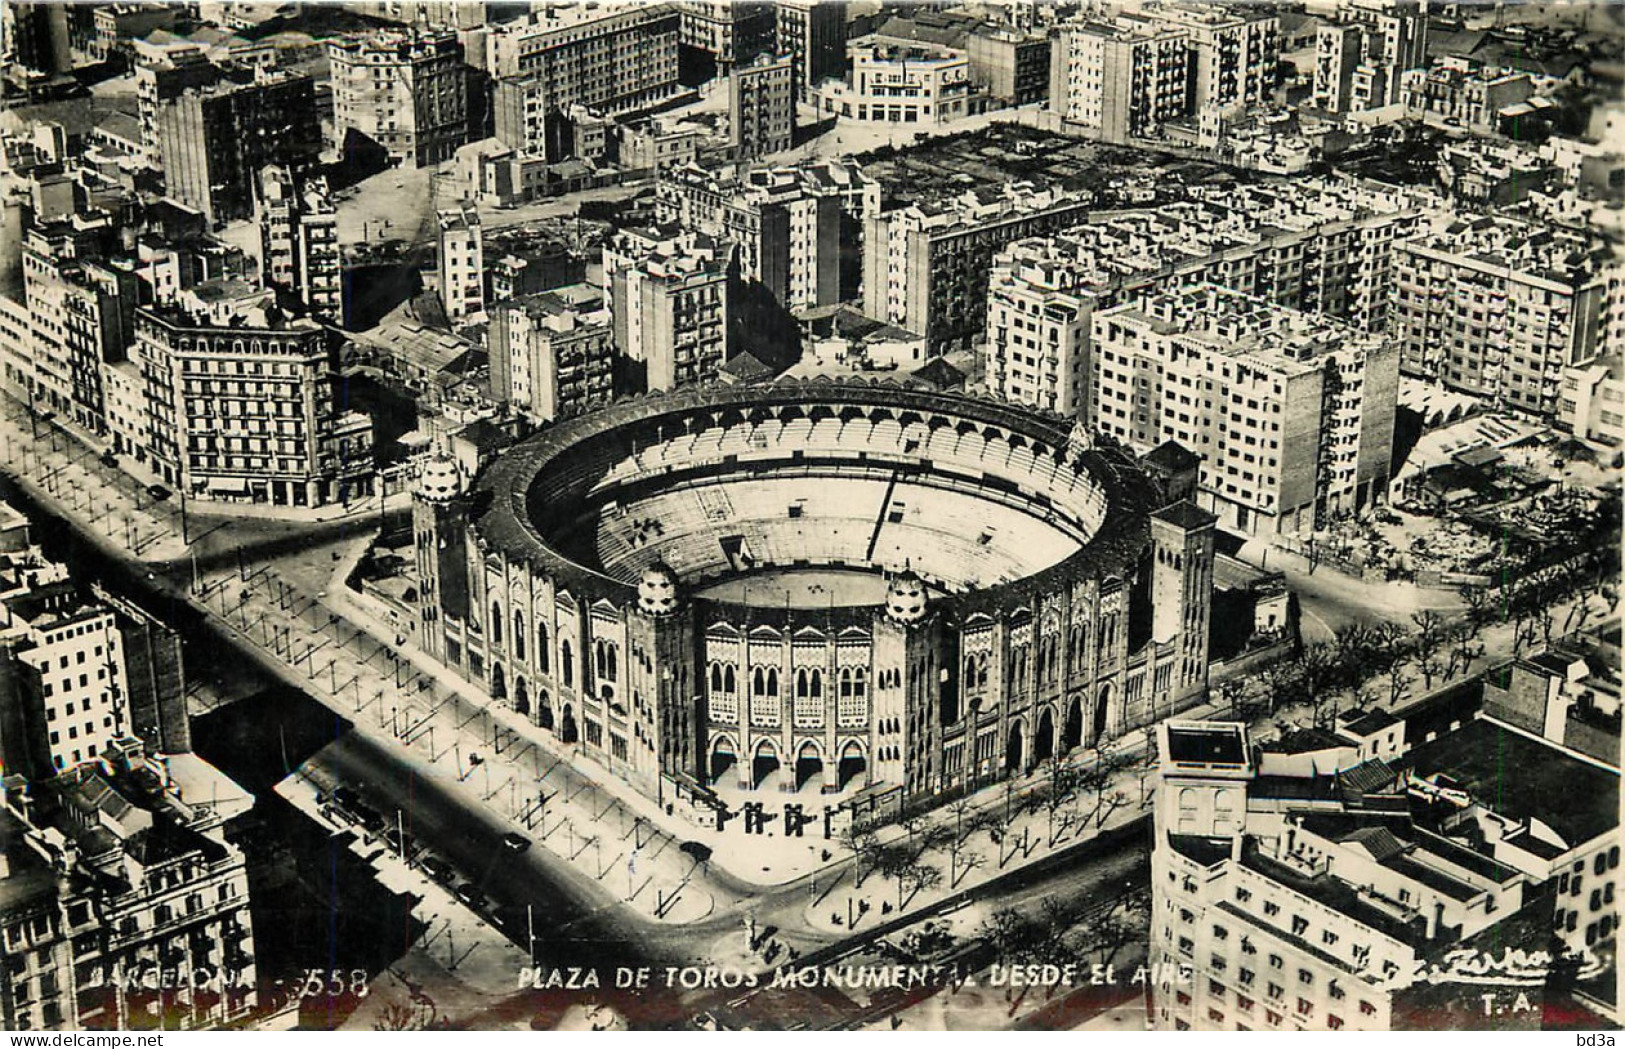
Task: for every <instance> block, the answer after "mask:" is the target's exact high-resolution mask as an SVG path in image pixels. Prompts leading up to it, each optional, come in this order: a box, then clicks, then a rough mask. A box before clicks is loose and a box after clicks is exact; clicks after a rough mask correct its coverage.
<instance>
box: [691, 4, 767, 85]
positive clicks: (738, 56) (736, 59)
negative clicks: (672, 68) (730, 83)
mask: <svg viewBox="0 0 1625 1049" xmlns="http://www.w3.org/2000/svg"><path fill="white" fill-rule="evenodd" d="M671 6H672V7H674V8H676V9H677V11H678V13H679V14H681V15H682V22H681V34H680V36H679V37H678V40H679V42H680V43H681V44H682V46H683V47H684V48H687V49H689V50H691V51H694V52H698V53H700V54H703V55H705V56H707V57H708V58H709V59H710V64H711V71H712V72H713V73H714V74H715V75H716V76H729V75H732V74H733V73H734V71H735V70H736V69H737V67H739V66H740V65H742V64H745V63H748V62H750V61H751V59H753V58H755V57H756V56H757V55H759V54H761V53H762V52H764V51H770V50H772V47H773V5H772V4H771V3H768V2H766V0H673V2H672V3H671Z"/></svg>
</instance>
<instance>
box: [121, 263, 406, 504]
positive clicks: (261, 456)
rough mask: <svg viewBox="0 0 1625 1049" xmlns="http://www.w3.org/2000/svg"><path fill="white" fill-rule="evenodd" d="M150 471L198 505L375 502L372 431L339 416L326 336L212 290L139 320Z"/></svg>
mask: <svg viewBox="0 0 1625 1049" xmlns="http://www.w3.org/2000/svg"><path fill="white" fill-rule="evenodd" d="M136 335H137V343H136V347H135V353H134V357H135V361H136V363H137V364H138V366H139V368H140V373H141V378H142V383H143V386H144V393H145V412H146V419H147V427H146V433H145V434H144V440H143V442H142V443H143V445H144V448H143V449H142V456H143V461H146V462H149V463H150V466H149V468H150V469H152V470H153V471H154V472H156V473H157V474H159V475H160V476H161V477H162V478H163V479H164V481H165V483H166V484H172V485H177V486H179V487H180V488H181V489H182V490H184V491H185V492H186V493H187V494H188V496H190V497H192V498H196V499H217V500H222V501H236V502H253V503H269V504H271V505H273V506H293V507H306V506H308V507H314V506H325V505H328V504H331V503H347V502H349V501H351V500H354V499H360V498H364V497H366V496H367V495H369V494H371V492H372V490H373V480H374V479H373V464H372V427H371V421H370V420H369V419H368V417H367V416H366V415H365V414H363V413H360V412H344V411H341V410H340V409H339V408H338V406H337V404H336V398H335V390H334V381H335V377H336V373H337V370H338V352H337V347H336V346H335V345H334V342H333V338H332V336H331V334H330V333H329V332H328V330H327V329H325V328H323V327H322V326H321V325H320V324H317V323H316V322H315V321H312V320H309V319H306V318H290V317H288V316H286V315H285V314H283V313H281V312H280V311H279V310H278V309H277V308H276V307H275V306H274V305H272V304H271V296H270V293H269V292H261V291H259V290H258V289H255V288H252V287H250V286H246V285H243V284H242V283H241V282H212V283H209V284H204V285H200V286H199V287H197V288H194V289H191V290H189V291H187V292H184V293H183V294H182V295H181V297H180V301H179V303H178V304H177V305H176V306H170V307H160V306H150V307H142V308H141V309H140V310H139V311H137V314H136Z"/></svg>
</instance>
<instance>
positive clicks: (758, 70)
mask: <svg viewBox="0 0 1625 1049" xmlns="http://www.w3.org/2000/svg"><path fill="white" fill-rule="evenodd" d="M795 130H796V90H795V67H794V63H793V62H792V60H791V58H790V56H789V55H780V56H779V57H777V58H774V57H772V56H770V55H762V56H760V57H758V58H757V59H756V60H755V61H754V62H751V63H749V64H748V65H742V66H739V67H738V68H736V69H735V70H734V71H733V73H732V74H731V75H730V76H729V77H728V144H729V145H730V146H731V147H732V149H733V156H734V159H735V160H753V159H755V158H757V157H761V156H766V155H767V154H769V153H779V152H782V151H784V150H786V149H789V148H790V147H791V146H792V145H793V144H794V143H795Z"/></svg>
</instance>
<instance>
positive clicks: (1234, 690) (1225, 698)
mask: <svg viewBox="0 0 1625 1049" xmlns="http://www.w3.org/2000/svg"><path fill="white" fill-rule="evenodd" d="M1246 695H1247V683H1246V682H1245V681H1243V680H1242V679H1241V678H1237V677H1233V678H1230V679H1229V680H1227V681H1222V682H1220V683H1219V696H1218V699H1219V709H1221V710H1229V711H1230V716H1231V717H1232V718H1234V719H1235V720H1237V721H1240V720H1241V703H1242V700H1243V699H1244V698H1246Z"/></svg>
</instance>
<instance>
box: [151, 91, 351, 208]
mask: <svg viewBox="0 0 1625 1049" xmlns="http://www.w3.org/2000/svg"><path fill="white" fill-rule="evenodd" d="M153 121H154V124H153V133H154V135H155V146H156V148H155V151H154V152H155V153H156V156H157V159H158V163H159V165H160V169H161V170H162V172H163V175H164V185H165V188H166V190H167V192H168V193H169V195H170V196H172V197H174V198H175V199H176V200H179V201H181V202H182V203H184V204H188V205H190V206H192V207H194V208H196V209H198V210H199V211H201V212H203V214H204V215H206V216H207V217H208V219H209V221H210V222H212V223H214V224H216V225H221V224H224V223H226V222H231V221H233V220H236V219H246V218H252V217H253V214H254V201H255V196H256V193H255V190H256V187H255V180H256V178H257V177H258V175H259V173H260V171H261V170H262V169H263V168H265V167H266V166H267V165H270V164H277V165H281V166H284V167H287V168H289V169H291V170H293V171H296V172H303V171H304V170H305V169H306V168H307V167H308V166H310V165H311V164H313V163H314V162H315V161H316V158H317V156H318V155H319V154H320V153H321V149H322V136H321V126H320V124H319V123H318V120H317V113H316V87H315V81H314V80H312V79H311V78H310V77H309V76H306V75H303V74H293V73H266V72H263V71H260V72H254V73H252V74H246V73H242V72H239V71H236V70H230V71H222V75H221V78H220V79H218V80H216V81H214V82H213V83H212V84H209V85H207V86H201V87H190V88H187V89H186V90H184V91H182V92H180V94H178V95H176V96H175V97H173V98H169V99H164V100H161V101H159V102H158V103H157V104H156V106H155V109H154V116H153Z"/></svg>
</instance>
